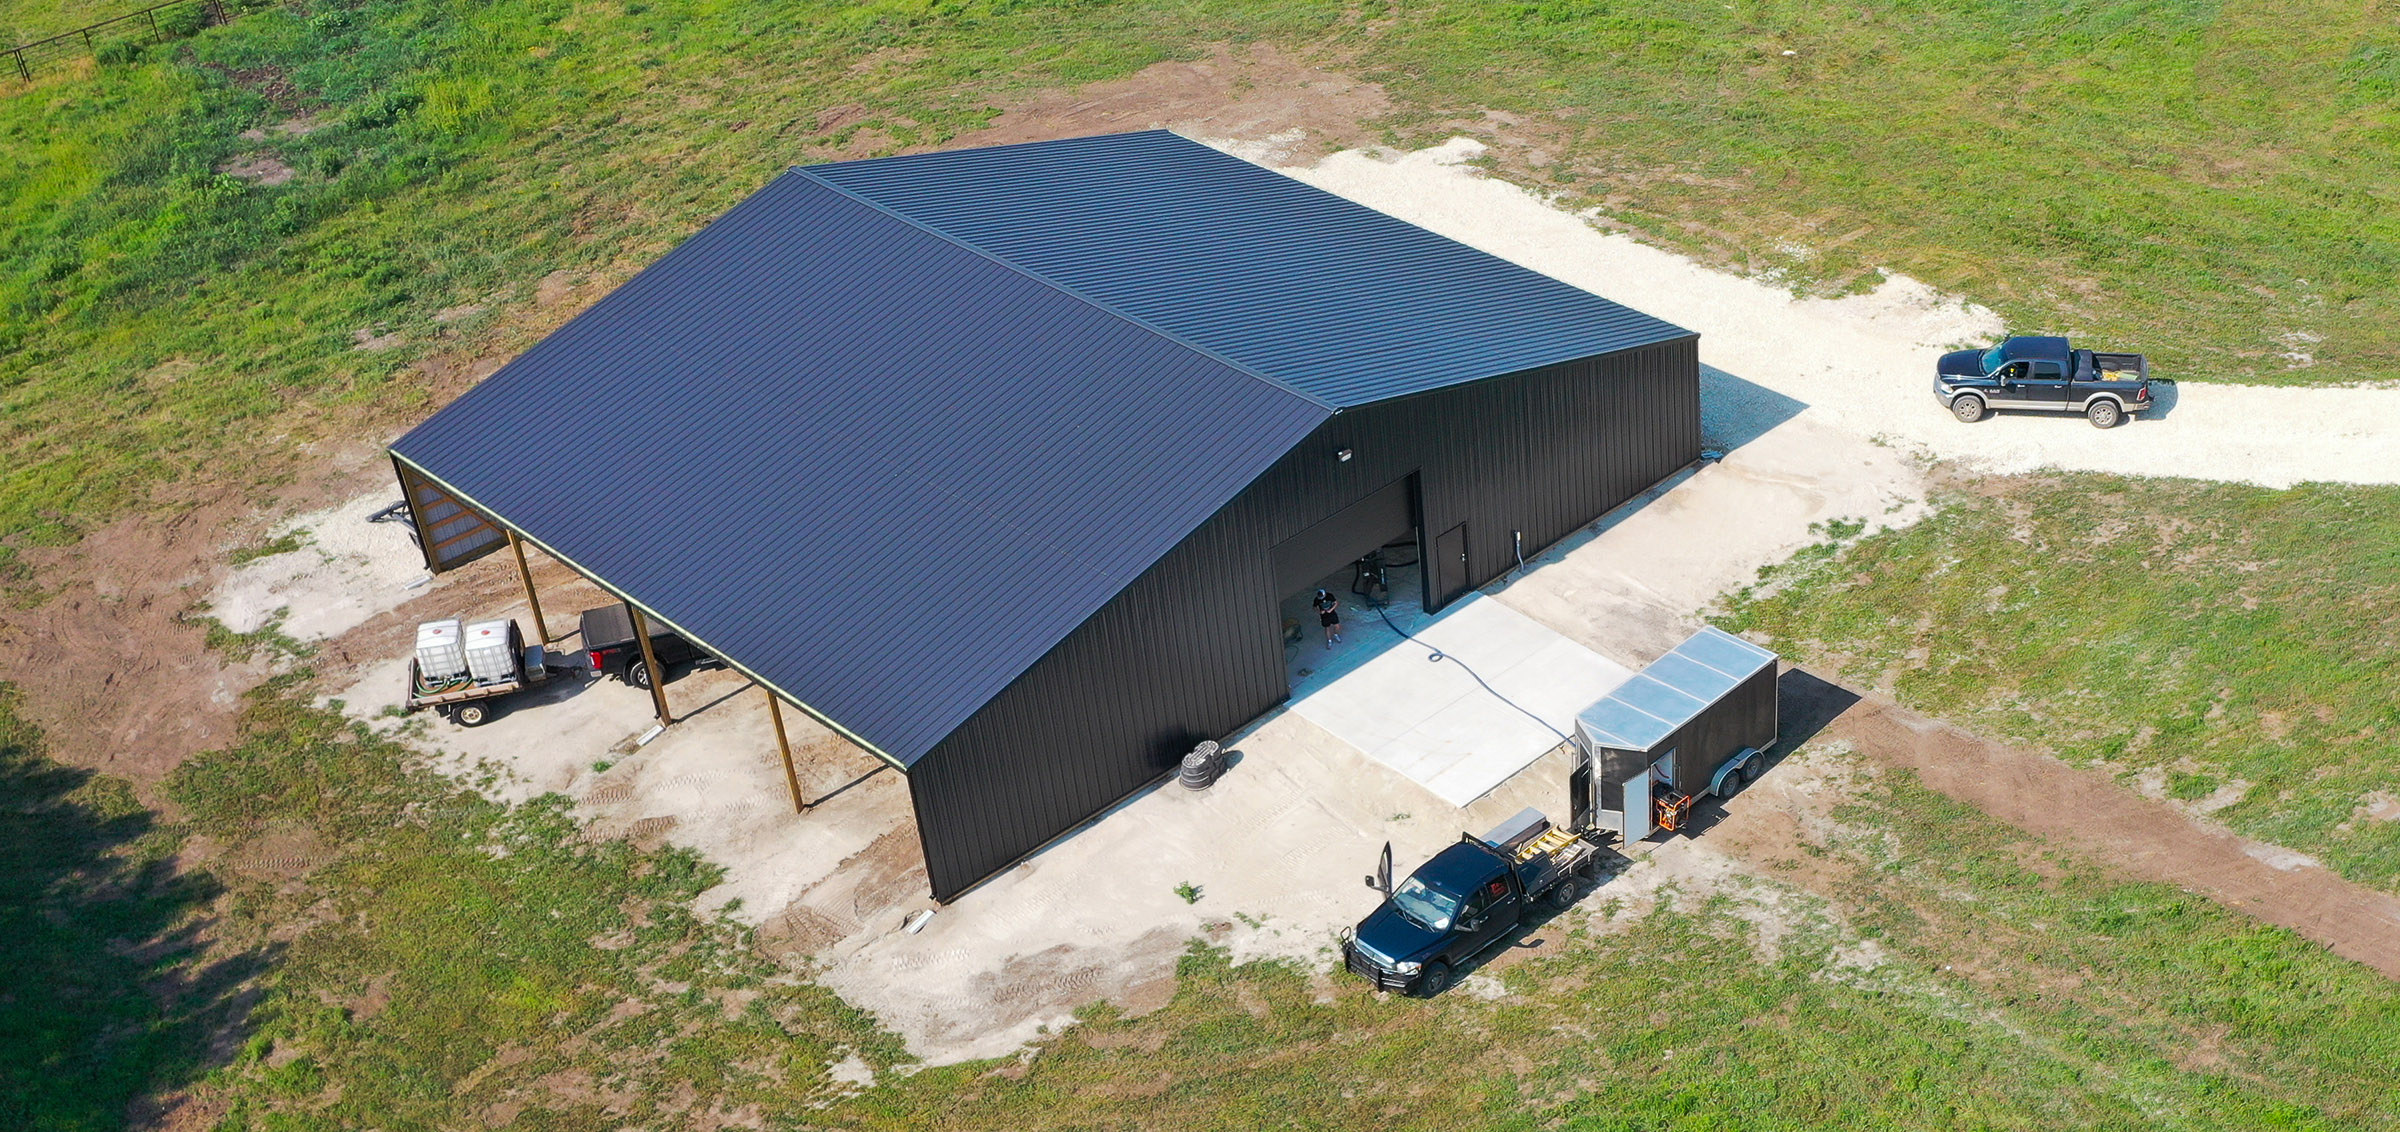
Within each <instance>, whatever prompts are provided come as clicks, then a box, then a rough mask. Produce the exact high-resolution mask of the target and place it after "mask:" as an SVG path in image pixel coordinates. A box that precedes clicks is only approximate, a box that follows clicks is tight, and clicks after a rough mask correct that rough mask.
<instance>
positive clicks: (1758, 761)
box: [1742, 755, 1767, 782]
mask: <svg viewBox="0 0 2400 1132" xmlns="http://www.w3.org/2000/svg"><path fill="white" fill-rule="evenodd" d="M1766 761H1767V756H1765V755H1752V756H1750V761H1749V762H1746V763H1743V764H1742V781H1744V782H1756V781H1758V776H1759V773H1760V772H1762V771H1764V770H1766V765H1765V764H1766Z"/></svg>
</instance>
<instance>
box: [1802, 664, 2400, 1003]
mask: <svg viewBox="0 0 2400 1132" xmlns="http://www.w3.org/2000/svg"><path fill="white" fill-rule="evenodd" d="M1818 681H1822V678H1818ZM1818 681H1805V682H1795V681H1789V680H1787V681H1786V682H1785V685H1784V686H1785V690H1786V694H1787V695H1790V694H1791V693H1792V692H1794V691H1795V690H1797V688H1796V687H1795V685H1798V684H1807V683H1817V682H1818ZM1822 686H1823V687H1825V688H1831V689H1833V691H1834V692H1835V693H1838V694H1839V695H1840V696H1842V697H1843V698H1847V697H1849V696H1852V695H1856V696H1858V702H1856V703H1855V704H1851V705H1850V706H1849V707H1848V708H1847V710H1843V711H1841V712H1840V714H1839V715H1836V716H1834V717H1833V720H1832V722H1831V723H1830V724H1829V725H1827V726H1826V728H1825V731H1824V734H1826V735H1828V736H1832V737H1835V738H1841V739H1847V740H1849V741H1850V742H1851V743H1852V744H1854V745H1856V746H1857V748H1858V749H1859V751H1860V752H1861V753H1862V754H1864V755H1866V756H1867V757H1869V758H1872V759H1874V760H1876V761H1877V762H1879V763H1882V764H1883V765H1885V766H1890V767H1896V768H1900V769H1905V770H1909V771H1912V772H1914V773H1915V774H1916V775H1917V777H1918V779H1920V780H1921V781H1923V782H1924V783H1925V785H1926V786H1928V787H1931V788H1933V789H1934V790H1938V791H1940V792H1941V793H1943V794H1947V795H1949V796H1950V797H1952V798H1956V799H1958V800H1959V801H1962V802H1966V803H1968V804H1970V805H1973V806H1975V807H1977V808H1979V809H1981V810H1983V811H1984V812H1985V813H1988V814H1990V815H1992V816H1993V817H1996V818H1999V819H2000V820H2002V821H2005V822H2007V823H2009V824H2010V825H2013V826H2016V827H2017V828H2019V829H2022V830H2024V831H2026V832H2027V833H2031V834H2034V835H2036V836H2039V837H2042V838H2044V839H2045V840H2048V841H2050V842H2052V843H2053V844H2057V845H2060V846H2064V847H2067V848H2071V849H2075V850H2078V851H2080V852H2082V853H2084V854H2086V855H2088V856H2090V857H2093V858H2094V859H2096V860H2098V861H2099V862H2100V863H2102V864H2103V865H2106V866H2109V867H2112V868H2115V869H2117V870H2119V871H2121V872H2126V873H2130V874H2132V875H2134V876H2137V877H2140V878H2142V879H2144V880H2149V881H2157V882H2160V883H2163V884H2171V885H2174V886H2176V887H2178V888H2181V889H2184V890H2186V891H2189V892H2194V893H2198V894H2200V895H2203V896H2207V897H2209V898H2210V899H2212V900H2215V901H2216V902H2218V903H2219V904H2222V905H2224V906H2226V907H2228V908H2232V909H2235V910H2237V911H2241V912H2246V913H2248V914H2250V915H2252V916H2256V917H2258V918H2259V919H2261V920H2265V921H2266V922H2268V923H2270V924H2275V925H2277V926H2279V927H2284V928H2289V929H2291V930H2292V931H2295V932H2298V933H2299V934H2301V935H2303V936H2306V937H2308V938H2310V939H2313V940H2316V941H2317V942H2319V943H2322V944H2324V945H2325V946H2326V947H2328V948H2330V949H2332V951H2333V953H2334V954H2336V955H2340V956H2342V957H2344V958H2346V959H2351V960H2354V961H2356V962H2359V963H2363V964H2365V965H2367V966H2369V967H2372V968H2374V969H2375V970H2377V971H2380V972H2382V973H2383V974H2384V975H2386V976H2388V977H2390V978H2394V979H2400V897H2396V896H2393V895H2391V894H2389V893H2385V892H2378V891H2376V890H2374V889H2371V888H2367V887H2365V886H2363V885H2359V884H2354V883H2352V882H2350V881H2347V880H2344V879H2342V877H2341V876H2339V875H2338V874H2336V873H2334V872H2333V871H2332V870H2330V869H2327V868H2324V867H2323V866H2320V865H2318V864H2316V863H2315V862H2313V861H2310V860H2308V859H2307V858H2305V857H2302V856H2300V855H2299V854H2297V853H2294V852H2292V851H2291V850H2288V849H2284V848H2281V847H2279V846H2275V845H2269V844H2267V843H2265V842H2261V841H2252V840H2250V839H2249V838H2246V837H2241V836H2239V835H2237V834H2234V833H2232V832H2230V831H2227V830H2224V829H2219V828H2216V827H2213V826H2209V825H2206V824H2203V823H2201V822H2198V821H2194V820H2193V819H2191V818H2190V817H2187V816H2185V815H2184V814H2183V813H2181V812H2180V811H2177V810H2176V809H2174V808H2173V807H2170V806H2167V805H2165V804H2163V803H2160V802H2154V801H2151V800H2150V799H2148V798H2144V797H2142V796H2141V795H2139V794H2136V793H2134V792H2133V791H2131V790H2128V789H2126V788H2125V787H2123V786H2120V785H2118V784H2117V783H2116V781H2115V780H2113V779H2111V778H2109V777H2108V776H2107V775H2105V774H2102V773H2100V772H2098V771H2094V770H2087V769H2084V768H2082V767H2076V766H2070V765H2068V764H2067V763H2065V762H2063V761H2061V760H2059V759H2057V758H2055V757H2053V756H2050V755H2046V754H2041V753H2039V752H2034V751H2027V750H2023V749H2020V748H2016V747H2011V746H2008V745H2006V744H2003V743H1996V742H1993V741H1992V740H1989V739H1985V738H1982V737H1980V736H1977V735H1973V734H1970V733H1968V732H1967V731H1964V730H1961V729H1960V728H1958V727H1955V726H1952V725H1951V724H1948V723H1944V722H1942V721H1940V720H1938V719H1933V718H1930V717H1928V716H1924V715H1920V714H1918V713H1916V712H1913V711H1910V710H1908V709H1906V708H1903V707H1901V706H1899V705H1898V704H1895V703H1893V702H1892V701H1891V700H1890V699H1889V698H1887V697H1884V696H1879V695H1874V694H1871V693H1867V694H1862V693H1854V692H1846V691H1841V690H1840V689H1839V688H1838V686H1835V685H1832V684H1831V682H1829V681H1826V682H1823V683H1822ZM1801 706H1802V708H1803V709H1804V710H1805V708H1806V706H1807V705H1801ZM1786 710H1787V711H1791V710H1793V707H1792V706H1791V705H1787V707H1786Z"/></svg>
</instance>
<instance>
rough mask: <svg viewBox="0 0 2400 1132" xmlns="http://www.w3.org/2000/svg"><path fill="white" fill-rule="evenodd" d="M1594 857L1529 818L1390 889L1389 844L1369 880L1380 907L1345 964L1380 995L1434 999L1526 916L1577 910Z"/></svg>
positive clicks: (1466, 839)
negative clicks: (1389, 993)
mask: <svg viewBox="0 0 2400 1132" xmlns="http://www.w3.org/2000/svg"><path fill="white" fill-rule="evenodd" d="M1597 849H1598V846H1596V845H1594V844H1593V843H1592V842H1591V841H1589V840H1587V839H1586V838H1584V837H1583V836H1582V835H1580V834H1578V833H1576V832H1574V831H1572V830H1568V829H1564V828H1558V827H1553V826H1552V825H1551V824H1550V819H1548V818H1545V817H1543V816H1542V815H1541V814H1540V813H1539V812H1538V811H1534V810H1526V811H1525V812H1523V813H1520V814H1518V815H1517V816H1516V817H1513V818H1510V819H1509V820H1507V821H1506V822H1503V823H1501V825H1500V827H1499V828H1498V829H1495V830H1493V831H1492V832H1490V833H1487V834H1485V835H1483V836H1482V837H1474V836H1469V835H1461V836H1460V837H1459V839H1458V843H1457V844H1455V845H1452V846H1451V847H1449V848H1447V849H1444V850H1442V851H1441V852H1440V853H1437V854H1435V855H1434V857H1433V859H1432V860H1430V861H1427V862H1425V863H1424V864H1423V865H1422V866H1419V867H1418V869H1417V871H1416V872H1413V873H1410V874H1409V876H1408V879H1407V880H1404V881H1401V882H1400V884H1399V886H1398V887H1396V888H1395V887H1393V885H1392V882H1391V879H1392V878H1391V847H1390V846H1388V845H1387V846H1385V847H1384V867H1383V872H1382V875H1380V876H1373V877H1368V878H1367V886H1368V887H1370V888H1375V889H1379V890H1381V891H1382V892H1383V894H1384V900H1383V904H1382V906H1380V907H1378V908H1376V909H1375V910H1374V911H1373V912H1371V913H1368V915H1367V918H1366V919H1364V920H1360V921H1359V922H1358V926H1357V927H1354V928H1352V929H1350V931H1349V932H1348V933H1346V934H1345V936H1344V938H1343V940H1342V965H1343V966H1345V967H1348V968H1349V969H1350V970H1351V971H1352V972H1353V973H1355V974H1358V975H1362V976H1364V977H1365V978H1366V979H1367V981H1369V982H1371V983H1374V984H1375V988H1376V989H1377V990H1388V991H1399V992H1401V993H1402V994H1418V995H1423V996H1425V997H1427V998H1431V997H1433V996H1434V995H1437V994H1440V993H1442V991H1444V990H1446V989H1448V988H1449V986H1450V980H1451V979H1453V978H1455V977H1456V975H1457V971H1458V968H1459V966H1460V965H1462V964H1464V963H1466V962H1467V961H1468V960H1470V959H1473V958H1474V957H1475V956H1477V955H1479V954H1482V952H1483V951H1484V949H1486V948H1488V947H1490V946H1492V945H1493V944H1495V943H1498V942H1499V941H1500V940H1501V939H1503V938H1504V937H1506V936H1507V935H1508V933H1509V932H1511V931H1513V930H1515V929H1516V927H1517V926H1518V925H1519V924H1521V923H1523V922H1524V921H1525V918H1526V917H1528V916H1530V915H1532V914H1534V913H1535V912H1536V911H1537V910H1541V909H1544V908H1546V909H1548V910H1551V911H1559V910H1563V909H1565V908H1566V907H1568V906H1569V905H1571V904H1573V903H1575V900H1576V898H1577V897H1578V896H1580V895H1581V894H1582V889H1583V880H1584V873H1585V872H1587V871H1588V869H1587V866H1588V865H1590V863H1591V861H1592V858H1593V856H1594V855H1595V853H1596V851H1597Z"/></svg>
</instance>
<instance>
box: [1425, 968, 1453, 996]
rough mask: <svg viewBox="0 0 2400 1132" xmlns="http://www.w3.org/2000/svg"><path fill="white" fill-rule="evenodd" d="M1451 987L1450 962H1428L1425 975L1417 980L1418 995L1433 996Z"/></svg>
mask: <svg viewBox="0 0 2400 1132" xmlns="http://www.w3.org/2000/svg"><path fill="white" fill-rule="evenodd" d="M1449 989H1450V965H1449V964H1448V963H1428V964H1426V965H1425V974H1424V976H1423V977H1421V978H1419V979H1418V980H1417V997H1418V998H1432V997H1433V996H1435V995H1437V994H1440V993H1442V992H1443V991H1446V990H1449Z"/></svg>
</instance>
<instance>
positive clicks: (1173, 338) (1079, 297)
mask: <svg viewBox="0 0 2400 1132" xmlns="http://www.w3.org/2000/svg"><path fill="white" fill-rule="evenodd" d="M1141 132H1145V133H1147V132H1149V131H1141ZM1178 136H1180V135H1178ZM808 169H809V167H808V166H805V165H794V166H792V167H791V169H790V170H789V172H792V173H795V174H798V175H799V176H802V177H805V178H807V179H808V180H809V181H810V182H811V183H813V184H817V185H822V186H824V187H825V188H828V189H831V190H833V191H834V192H836V193H839V194H841V195H842V197H843V198H844V199H847V200H853V201H856V202H858V203H859V204H862V205H865V206H866V207H868V208H871V209H874V210H875V211H877V212H880V213H882V214H883V215H885V216H889V217H891V218H892V219H894V220H897V221H899V222H900V223H902V224H906V225H908V226H909V227H911V228H914V229H916V230H917V231H919V232H923V233H925V234H926V235H928V236H931V237H933V238H934V239H937V240H940V241H942V242H943V243H946V244H949V245H951V246H952V247H956V248H963V249H965V250H967V251H969V252H972V253H974V254H975V255H978V256H981V257H983V258H984V259H987V260H990V261H991V262H993V263H996V264H999V265H1000V266H1001V267H1004V268H1006V269H1008V270H1009V271H1013V272H1015V273H1016V274H1018V275H1022V276H1024V277H1025V278H1027V279H1031V280H1033V281H1034V282H1036V283H1039V284H1041V285H1042V286H1044V287H1048V288H1049V289H1051V290H1053V291H1056V292H1058V293H1059V294H1062V295H1065V296H1067V297H1068V298H1071V299H1074V300H1075V301H1077V302H1080V303H1083V304H1084V305H1086V306H1089V307H1091V308H1092V309H1094V310H1097V311H1100V312H1102V313H1105V314H1107V315H1109V316H1111V317H1113V318H1116V319H1118V320H1119V321H1122V322H1126V323H1129V324H1131V325H1134V326H1138V327H1140V328H1142V329H1143V330H1146V331H1149V332H1150V333H1152V334H1155V335H1157V336H1159V337H1161V338H1164V339H1166V340H1167V341H1169V342H1173V343H1175V344H1176V345H1178V346H1181V347H1183V348H1184V349H1186V350H1190V351H1191V352H1193V353H1195V354H1198V355H1200V356H1201V357H1204V358H1207V359H1208V360H1210V361H1212V362H1215V363H1217V364H1218V365H1221V366H1224V367H1225V368H1227V369H1230V370H1232V371H1234V372H1235V373H1239V374H1243V375H1245V376H1247V377H1250V378H1252V379H1253V380H1257V381H1263V382H1265V383H1267V384H1268V385H1272V386H1274V387H1275V388H1277V389H1279V390H1282V391H1283V392H1285V393H1289V394H1291V395H1292V396H1294V397H1297V398H1299V399H1301V400H1303V401H1306V402H1308V403H1309V404H1311V405H1315V406H1316V407H1318V408H1320V409H1323V410H1325V411H1326V412H1329V413H1339V412H1341V411H1342V407H1341V406H1339V405H1336V404H1334V403H1333V402H1331V401H1328V400H1326V399H1324V398H1322V397H1319V396H1317V395H1316V394H1313V393H1309V392H1306V391H1304V390H1301V389H1300V388H1298V387H1296V386H1294V385H1292V384H1291V383H1290V382H1287V381H1283V380H1281V379H1279V378H1276V377H1272V376H1270V375H1268V374H1266V373H1263V372H1261V371H1259V370H1258V369H1255V368H1253V367H1251V366H1249V365H1246V364H1244V363H1242V362H1239V361H1235V360H1234V359H1232V358H1229V357H1226V356H1225V355H1223V354H1220V353H1218V352H1217V351H1215V350H1211V349H1209V348H1208V347H1206V346H1203V345H1201V344H1199V343H1198V342H1194V341H1192V340H1191V339H1189V338H1186V337H1184V336H1183V335H1181V334H1177V333H1175V332H1174V331H1172V330H1169V329H1167V328H1166V327H1163V326H1160V325H1158V324H1156V323H1154V322H1151V321H1150V320H1148V319H1146V318H1142V317H1140V316H1137V315H1134V314H1130V313H1127V312H1126V311H1124V310H1120V309H1118V308H1117V307H1116V306H1114V305H1112V304H1109V303H1104V302H1101V301H1100V300H1099V299H1097V298H1094V297H1092V296H1090V295H1087V294H1084V293H1083V292H1082V291H1079V290H1076V289H1075V288H1073V287H1070V286H1067V285H1066V284H1065V283H1062V282H1059V281H1058V280H1056V279H1053V278H1051V277H1049V276H1047V275H1044V274H1042V273H1041V272H1038V271H1035V270H1033V269H1032V268H1029V267H1026V266H1025V265H1023V264H1021V263H1018V262H1016V261H1015V260H1012V259H1009V258H1008V257H1006V256H1003V255H1000V254H999V253H997V252H994V251H992V250H991V249H989V248H986V247H984V246H983V245H981V244H977V243H975V242H973V241H971V240H967V239H963V238H961V237H958V236H954V235H952V234H950V233H948V232H945V231H943V230H941V229H940V228H937V227H934V226H933V225H931V224H927V223H925V222H924V221H922V220H919V219H917V218H916V217H914V216H910V215H909V214H907V213H905V212H902V211H900V210H899V209H896V208H892V207H889V206H887V205H885V204H884V203H883V202H881V201H877V200H872V199H869V198H868V197H865V196H862V195H860V194H858V193H855V192H852V191H850V190H849V189H847V188H844V187H843V186H841V185H837V184H835V183H833V182H832V181H829V180H827V179H825V178H823V177H819V176H817V175H816V174H814V173H811V172H809V171H808Z"/></svg>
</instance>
